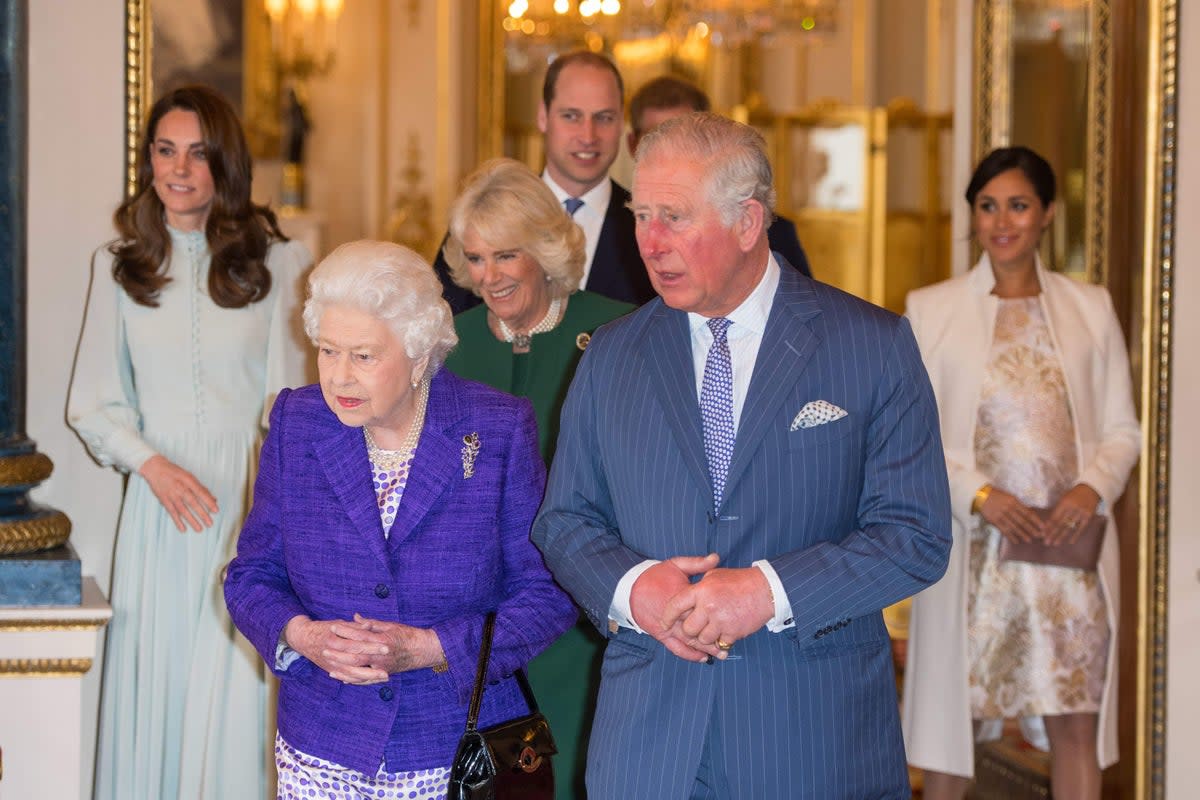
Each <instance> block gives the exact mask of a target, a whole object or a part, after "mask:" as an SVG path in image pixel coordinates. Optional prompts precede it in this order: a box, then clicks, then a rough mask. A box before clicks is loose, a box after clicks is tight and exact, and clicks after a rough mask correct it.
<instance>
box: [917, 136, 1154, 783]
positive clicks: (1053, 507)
mask: <svg viewBox="0 0 1200 800" xmlns="http://www.w3.org/2000/svg"><path fill="white" fill-rule="evenodd" d="M966 197H967V202H968V203H970V205H971V209H972V228H973V232H974V235H975V237H976V238H977V239H978V241H979V243H980V246H981V247H982V248H983V250H984V255H983V257H982V258H981V259H980V261H979V263H978V264H977V265H976V266H975V268H974V269H972V270H971V271H970V272H968V273H967V274H965V275H962V276H960V277H957V278H953V279H951V280H948V281H945V282H943V283H939V284H936V285H934V286H930V287H927V288H924V289H920V290H918V291H916V292H913V293H912V294H910V295H909V297H908V310H907V315H908V317H909V319H910V321H911V322H912V326H913V331H914V332H915V334H916V337H917V341H918V343H919V345H920V347H921V354H922V356H923V358H924V360H925V365H926V367H927V369H928V371H929V377H930V379H931V381H932V382H933V388H934V392H935V394H936V395H937V401H938V408H939V410H940V412H941V427H942V440H943V444H944V447H945V451H946V467H947V470H948V471H949V477H950V492H951V503H952V509H953V516H954V547H953V551H952V553H951V557H950V566H949V569H948V570H947V572H946V575H945V577H944V578H943V579H942V580H941V581H940V582H939V583H937V584H936V585H934V586H932V587H930V588H929V589H927V590H925V591H924V592H922V593H921V594H919V595H917V596H916V597H915V598H914V601H913V609H912V621H911V626H910V630H909V645H908V648H909V649H908V660H907V664H906V669H905V687H904V689H905V691H904V713H903V717H904V734H905V743H906V746H907V749H908V756H909V761H910V763H911V764H913V765H914V766H917V767H921V768H923V769H924V770H925V797H926V798H929V799H930V800H938V799H939V798H961V797H962V796H963V795H964V793H965V791H966V788H967V785H968V782H969V780H970V778H971V776H972V774H973V772H974V756H973V751H974V748H973V740H974V735H973V721H974V724H975V727H976V729H978V728H981V727H984V726H982V725H981V723H984V722H987V721H993V720H1002V719H1005V718H1014V717H1016V718H1020V719H1022V720H1023V721H1033V720H1035V719H1037V718H1041V720H1042V721H1043V722H1044V723H1045V731H1046V735H1047V737H1048V739H1049V746H1050V751H1051V784H1052V788H1053V793H1054V796H1055V797H1056V798H1060V800H1062V799H1063V798H1099V796H1100V770H1101V769H1102V768H1104V767H1106V766H1108V765H1110V764H1112V763H1114V762H1115V761H1116V760H1117V747H1116V744H1117V736H1116V719H1117V717H1116V655H1115V653H1116V643H1117V617H1116V613H1117V608H1118V602H1119V600H1118V595H1117V591H1118V586H1119V583H1118V579H1117V569H1118V552H1117V541H1116V535H1117V531H1116V529H1115V527H1114V525H1113V523H1112V521H1111V517H1109V520H1108V522H1107V527H1106V529H1105V531H1104V535H1103V544H1102V547H1101V554H1100V561H1099V565H1098V568H1097V570H1096V571H1087V570H1082V569H1073V568H1067V567H1055V566H1047V565H1044V564H1033V563H1027V562H1021V561H1004V560H1001V558H1000V545H1001V543H1002V541H1003V540H1005V539H1008V540H1010V541H1012V542H1020V541H1029V540H1034V539H1043V540H1045V541H1046V542H1047V543H1050V544H1062V543H1068V542H1073V541H1074V540H1075V539H1076V537H1078V536H1079V535H1080V532H1082V531H1083V530H1084V529H1086V528H1087V526H1088V523H1089V522H1090V521H1091V520H1092V518H1093V515H1106V514H1110V512H1111V508H1112V504H1113V503H1114V502H1116V500H1117V498H1118V497H1120V495H1121V492H1122V491H1123V490H1124V487H1125V483H1126V480H1127V479H1128V477H1129V472H1130V470H1131V469H1132V468H1133V465H1134V463H1135V462H1136V460H1137V457H1138V452H1139V449H1140V429H1139V426H1138V421H1137V417H1136V416H1135V413H1134V409H1133V397H1132V390H1131V386H1130V379H1129V360H1128V354H1127V352H1126V350H1125V343H1124V339H1123V337H1122V334H1121V330H1120V327H1119V325H1118V322H1117V318H1116V315H1115V313H1114V312H1113V307H1112V301H1111V299H1110V298H1109V295H1108V292H1107V291H1105V289H1103V288H1102V287H1099V286H1092V285H1088V284H1083V283H1078V282H1076V281H1073V280H1071V279H1070V278H1067V277H1065V276H1063V275H1059V274H1056V273H1052V272H1048V271H1046V270H1045V269H1044V268H1043V267H1042V264H1041V263H1040V260H1039V258H1038V255H1037V247H1038V242H1039V240H1040V238H1041V235H1042V232H1043V231H1044V230H1045V229H1046V228H1047V227H1048V226H1049V224H1050V222H1051V220H1052V219H1053V217H1054V210H1055V206H1054V197H1055V180H1054V173H1053V171H1052V170H1051V168H1050V166H1049V165H1048V164H1047V163H1046V162H1045V160H1044V159H1042V158H1041V157H1040V156H1038V155H1037V154H1036V153H1034V152H1033V151H1031V150H1029V149H1027V148H1023V147H1010V148H1003V149H1000V150H996V151H993V152H992V153H991V154H989V155H988V156H987V157H986V158H985V159H984V160H983V161H982V162H981V163H980V164H979V166H978V167H977V168H976V171H975V174H974V176H973V177H972V179H971V183H970V185H969V186H968V188H967V192H966ZM1038 509H1048V511H1043V512H1042V513H1041V514H1039V513H1038ZM993 727H994V726H993Z"/></svg>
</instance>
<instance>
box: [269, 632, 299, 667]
mask: <svg viewBox="0 0 1200 800" xmlns="http://www.w3.org/2000/svg"><path fill="white" fill-rule="evenodd" d="M299 659H300V654H299V653H297V652H296V651H295V650H293V649H292V648H290V647H288V643H287V642H286V641H284V639H283V631H280V632H279V641H278V642H276V643H275V669H277V670H279V671H280V672H285V671H287V668H288V667H290V666H291V665H292V664H295V663H296V662H297V661H298V660H299Z"/></svg>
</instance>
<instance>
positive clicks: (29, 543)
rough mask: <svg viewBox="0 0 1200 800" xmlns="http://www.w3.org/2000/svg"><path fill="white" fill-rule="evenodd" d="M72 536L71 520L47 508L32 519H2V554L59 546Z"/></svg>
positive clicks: (0, 530)
mask: <svg viewBox="0 0 1200 800" xmlns="http://www.w3.org/2000/svg"><path fill="white" fill-rule="evenodd" d="M70 536H71V520H70V519H69V518H68V517H67V515H66V514H64V513H62V512H61V511H55V510H47V511H45V512H43V513H41V514H39V515H38V516H36V517H33V518H32V519H18V520H4V521H0V555H12V554H14V553H34V552H37V551H38V550H49V549H50V548H52V547H58V546H59V545H61V544H63V543H64V542H66V541H67V539H68V538H69V537H70Z"/></svg>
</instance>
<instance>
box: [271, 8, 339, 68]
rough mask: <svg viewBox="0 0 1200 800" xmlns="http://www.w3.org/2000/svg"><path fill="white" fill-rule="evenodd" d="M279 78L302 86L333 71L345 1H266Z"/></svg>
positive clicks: (272, 49)
mask: <svg viewBox="0 0 1200 800" xmlns="http://www.w3.org/2000/svg"><path fill="white" fill-rule="evenodd" d="M263 4H264V6H265V7H266V10H267V16H268V17H269V18H270V20H271V52H272V54H273V55H274V57H275V63H276V65H277V67H278V69H279V75H280V78H282V79H284V80H285V81H287V80H288V79H291V80H294V81H297V82H300V83H303V82H304V81H307V80H308V79H309V78H314V77H319V76H321V75H325V74H326V73H328V72H329V70H330V68H332V67H333V58H334V52H335V51H336V49H337V21H338V17H339V16H341V14H342V5H343V0H263Z"/></svg>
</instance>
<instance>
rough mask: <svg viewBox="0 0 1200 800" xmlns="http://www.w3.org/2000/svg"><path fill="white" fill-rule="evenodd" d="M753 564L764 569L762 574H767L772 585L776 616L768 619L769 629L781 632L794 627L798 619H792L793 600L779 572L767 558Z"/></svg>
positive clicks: (768, 581)
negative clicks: (788, 594)
mask: <svg viewBox="0 0 1200 800" xmlns="http://www.w3.org/2000/svg"><path fill="white" fill-rule="evenodd" d="M753 566H756V567H758V568H759V569H760V570H762V574H763V575H765V576H766V578H767V583H768V584H769V585H770V587H771V599H773V600H774V601H775V616H773V617H771V618H770V619H769V620H767V630H769V631H770V632H771V633H779V632H781V631H786V630H787V629H788V628H794V627H795V626H796V620H794V619H792V602H791V601H790V600H788V596H787V592H786V591H784V588H783V581H781V580H779V573H778V572H776V571H775V568H774V567H772V566H771V562H769V561H767V560H766V559H762V560H759V561H755V562H754V564H753Z"/></svg>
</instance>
